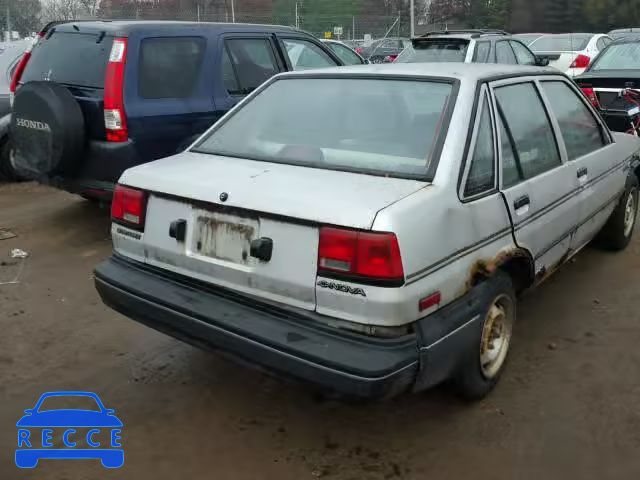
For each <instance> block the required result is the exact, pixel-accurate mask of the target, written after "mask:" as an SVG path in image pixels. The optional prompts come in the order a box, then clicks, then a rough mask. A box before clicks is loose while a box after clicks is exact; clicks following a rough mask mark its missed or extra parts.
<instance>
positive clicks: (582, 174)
mask: <svg viewBox="0 0 640 480" xmlns="http://www.w3.org/2000/svg"><path fill="white" fill-rule="evenodd" d="M588 173H589V170H587V167H582V168H579V169H578V171H577V172H576V176H577V177H578V178H582V177H586V176H587V174H588Z"/></svg>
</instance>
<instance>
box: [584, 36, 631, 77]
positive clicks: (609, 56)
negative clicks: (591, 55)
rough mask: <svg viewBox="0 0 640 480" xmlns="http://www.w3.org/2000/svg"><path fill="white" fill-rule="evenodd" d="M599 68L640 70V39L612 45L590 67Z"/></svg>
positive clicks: (592, 69)
mask: <svg viewBox="0 0 640 480" xmlns="http://www.w3.org/2000/svg"><path fill="white" fill-rule="evenodd" d="M598 70H640V41H639V42H633V43H631V42H630V43H618V44H613V45H611V46H610V47H609V48H607V49H606V50H605V51H604V52H603V53H602V54H601V55H600V56H598V57H597V59H596V61H595V63H594V64H593V65H592V66H591V68H590V71H592V72H593V71H596V72H597V71H598Z"/></svg>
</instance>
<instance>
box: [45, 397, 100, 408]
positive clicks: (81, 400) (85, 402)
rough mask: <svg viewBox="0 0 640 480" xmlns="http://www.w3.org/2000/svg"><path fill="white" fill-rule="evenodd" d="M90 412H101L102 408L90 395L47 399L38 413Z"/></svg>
mask: <svg viewBox="0 0 640 480" xmlns="http://www.w3.org/2000/svg"><path fill="white" fill-rule="evenodd" d="M66 409H71V410H89V411H92V412H100V411H101V410H100V406H99V405H98V403H97V402H96V400H95V398H93V397H90V396H88V395H54V396H51V397H46V398H44V399H43V400H42V404H41V405H40V408H38V412H47V411H50V410H66Z"/></svg>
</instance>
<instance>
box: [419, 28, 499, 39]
mask: <svg viewBox="0 0 640 480" xmlns="http://www.w3.org/2000/svg"><path fill="white" fill-rule="evenodd" d="M449 34H454V35H455V34H470V35H472V36H473V37H474V38H477V37H480V36H482V35H511V34H510V33H508V32H505V31H504V30H498V29H495V28H469V29H461V30H434V31H433V32H427V33H425V34H423V35H420V36H419V37H417V38H425V37H430V36H431V35H449Z"/></svg>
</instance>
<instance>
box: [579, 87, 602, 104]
mask: <svg viewBox="0 0 640 480" xmlns="http://www.w3.org/2000/svg"><path fill="white" fill-rule="evenodd" d="M582 93H584V96H585V97H587V98H588V99H589V101H590V102H591V105H593V106H594V107H595V108H600V102H599V101H598V96H597V95H596V91H595V90H594V89H593V88H583V89H582Z"/></svg>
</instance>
